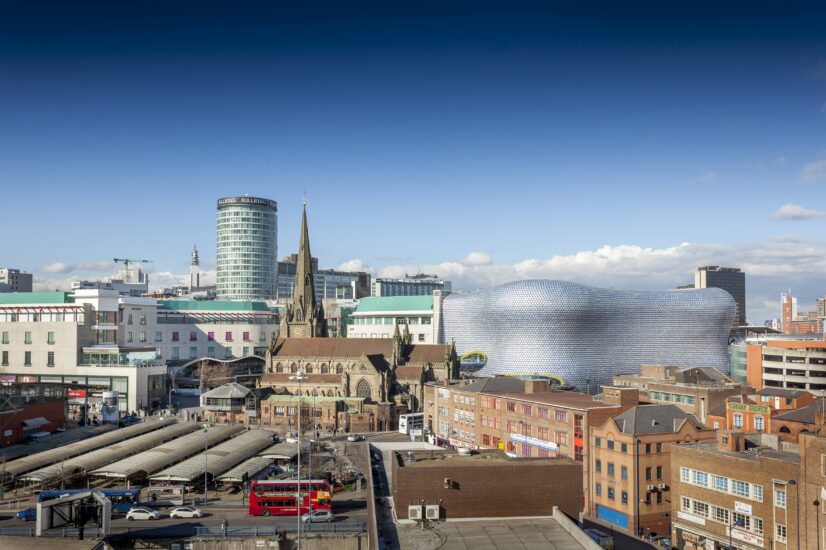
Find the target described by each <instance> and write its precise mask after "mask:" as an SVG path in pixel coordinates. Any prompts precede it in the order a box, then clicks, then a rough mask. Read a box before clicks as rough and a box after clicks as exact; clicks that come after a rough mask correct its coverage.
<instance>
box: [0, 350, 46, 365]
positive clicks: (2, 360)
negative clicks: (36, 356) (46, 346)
mask: <svg viewBox="0 0 826 550" xmlns="http://www.w3.org/2000/svg"><path fill="white" fill-rule="evenodd" d="M0 355H1V356H0V366H3V367H8V366H9V352H8V351H7V350H3V352H2V354H0ZM23 366H24V367H31V366H32V352H30V351H26V352H23ZM46 366H47V367H53V366H54V352H53V351H49V352H46Z"/></svg>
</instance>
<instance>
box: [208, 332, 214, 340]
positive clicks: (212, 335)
mask: <svg viewBox="0 0 826 550" xmlns="http://www.w3.org/2000/svg"><path fill="white" fill-rule="evenodd" d="M207 341H209V342H214V341H215V333H214V332H207Z"/></svg>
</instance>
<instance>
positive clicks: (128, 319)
mask: <svg viewBox="0 0 826 550" xmlns="http://www.w3.org/2000/svg"><path fill="white" fill-rule="evenodd" d="M126 324H127V325H131V324H132V314H131V313H130V314H129V317H128V318H127V321H126Z"/></svg>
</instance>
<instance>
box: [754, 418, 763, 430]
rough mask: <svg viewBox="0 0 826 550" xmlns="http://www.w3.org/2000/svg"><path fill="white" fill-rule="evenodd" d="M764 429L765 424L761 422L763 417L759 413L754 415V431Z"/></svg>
mask: <svg viewBox="0 0 826 550" xmlns="http://www.w3.org/2000/svg"><path fill="white" fill-rule="evenodd" d="M765 429H766V428H765V425H764V423H763V417H762V416H760V415H757V416H755V417H754V431H756V432H762V431H763V430H765Z"/></svg>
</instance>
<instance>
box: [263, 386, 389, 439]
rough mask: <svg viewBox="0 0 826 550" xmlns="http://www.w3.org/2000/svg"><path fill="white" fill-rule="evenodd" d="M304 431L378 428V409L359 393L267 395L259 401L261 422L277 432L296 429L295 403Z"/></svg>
mask: <svg viewBox="0 0 826 550" xmlns="http://www.w3.org/2000/svg"><path fill="white" fill-rule="evenodd" d="M299 402H300V403H301V424H302V425H303V426H304V431H305V432H306V431H308V430H309V431H315V430H318V431H320V432H321V433H330V432H333V431H341V432H372V431H376V430H378V429H379V420H380V414H381V412H382V410H383V409H380V408H379V406H378V405H376V404H375V403H370V402H368V401H367V400H366V399H365V398H363V397H346V398H344V397H324V396H316V397H312V396H309V397H308V396H297V395H270V396H269V397H267V398H266V399H264V400H262V401H261V405H260V410H261V426H264V427H268V428H272V429H274V430H276V431H277V432H279V433H283V434H295V433H297V431H298V403H299Z"/></svg>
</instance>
